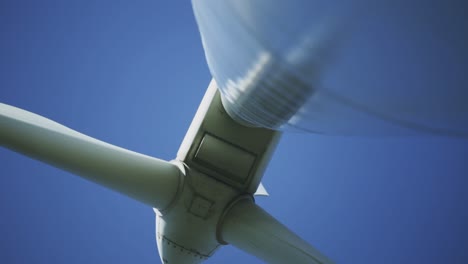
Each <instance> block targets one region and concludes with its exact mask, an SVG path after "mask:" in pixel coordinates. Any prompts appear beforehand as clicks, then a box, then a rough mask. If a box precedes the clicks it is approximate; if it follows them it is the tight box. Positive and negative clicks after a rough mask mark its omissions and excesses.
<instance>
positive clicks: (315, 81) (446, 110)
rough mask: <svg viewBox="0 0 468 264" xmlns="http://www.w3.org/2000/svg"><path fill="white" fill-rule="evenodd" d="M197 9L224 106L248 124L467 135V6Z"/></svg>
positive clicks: (217, 5)
mask: <svg viewBox="0 0 468 264" xmlns="http://www.w3.org/2000/svg"><path fill="white" fill-rule="evenodd" d="M192 3H193V7H194V12H195V16H196V19H197V22H198V26H199V29H200V32H201V37H202V41H203V45H204V49H205V54H206V59H207V62H208V65H209V68H210V71H211V73H212V75H213V77H214V78H215V80H216V82H217V83H218V85H219V87H220V90H221V93H222V100H223V105H224V107H225V108H226V110H227V112H228V113H229V114H230V115H231V117H232V118H234V119H235V120H236V121H238V122H240V123H242V124H245V125H249V126H260V127H267V128H272V129H280V130H296V131H297V130H299V131H308V132H313V133H324V134H333V135H358V136H362V135H366V136H367V135H369V136H373V135H377V136H382V135H383V136H395V135H396V136H399V135H421V134H429V135H444V136H454V137H468V104H466V100H467V99H468V92H467V90H466V83H467V79H466V77H465V75H466V74H465V71H466V70H465V69H467V68H468V67H467V66H468V65H467V61H468V53H467V51H466V47H467V44H468V43H467V42H468V41H467V38H466V37H465V35H466V34H464V32H465V29H466V28H467V24H468V23H467V19H466V18H465V15H464V13H463V11H462V10H464V8H463V6H457V5H463V3H461V2H460V4H457V3H455V2H454V1H445V2H441V1H439V2H434V3H432V2H431V3H430V4H428V3H427V1H424V2H423V1H419V0H417V1H411V3H408V2H407V1H368V0H355V1H325V0H318V1H309V0H288V1H286V0H284V1H280V0H277V1H271V0H268V1H267V0H257V1H248V0H225V1H206V0H204V1H201V0H193V1H192Z"/></svg>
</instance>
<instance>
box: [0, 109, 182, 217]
mask: <svg viewBox="0 0 468 264" xmlns="http://www.w3.org/2000/svg"><path fill="white" fill-rule="evenodd" d="M0 145H1V146H3V147H6V148H9V149H11V150H13V151H16V152H19V153H21V154H24V155H26V156H29V157H31V158H34V159H38V160H41V161H43V162H45V163H48V164H50V165H52V166H55V167H58V168H61V169H64V170H67V171H70V172H72V173H74V174H77V175H79V176H81V177H83V178H85V179H87V180H90V181H93V182H96V183H98V184H101V185H104V186H106V187H108V188H111V189H113V190H115V191H118V192H120V193H123V194H125V195H127V196H130V197H132V198H134V199H136V200H139V201H141V202H143V203H146V204H148V205H151V206H153V207H155V208H158V209H164V208H165V207H166V206H168V205H169V203H170V202H171V200H172V199H173V197H174V195H175V194H176V192H177V190H178V187H179V180H180V178H179V177H180V176H179V169H178V168H177V167H176V165H174V164H172V163H169V162H167V161H164V160H160V159H156V158H152V157H149V156H145V155H142V154H139V153H136V152H132V151H129V150H126V149H123V148H120V147H116V146H113V145H110V144H107V143H105V142H102V141H99V140H96V139H94V138H91V137H88V136H86V135H83V134H81V133H79V132H76V131H74V130H72V129H70V128H67V127H65V126H63V125H61V124H58V123H56V122H54V121H52V120H50V119H47V118H45V117H42V116H39V115H36V114H33V113H31V112H28V111H25V110H22V109H19V108H16V107H13V106H9V105H6V104H1V103H0Z"/></svg>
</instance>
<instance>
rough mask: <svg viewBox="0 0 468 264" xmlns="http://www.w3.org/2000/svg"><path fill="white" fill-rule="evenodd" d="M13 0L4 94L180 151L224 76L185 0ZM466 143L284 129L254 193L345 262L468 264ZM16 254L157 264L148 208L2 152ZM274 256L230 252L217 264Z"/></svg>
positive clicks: (39, 259) (142, 143) (7, 251)
mask: <svg viewBox="0 0 468 264" xmlns="http://www.w3.org/2000/svg"><path fill="white" fill-rule="evenodd" d="M172 2H173V3H167V2H166V1H165V2H164V3H163V2H161V1H134V2H130V1H125V2H124V1H122V2H119V3H117V2H116V1H99V2H94V1H86V2H85V1H80V2H79V3H78V2H77V3H73V4H70V3H69V2H67V3H65V2H62V1H49V2H44V1H40V2H39V1H2V2H1V3H0V20H1V22H0V32H1V36H2V40H1V42H0V58H1V59H0V87H1V88H0V101H1V102H3V103H7V104H11V105H14V106H18V107H21V108H24V109H26V110H29V111H33V112H35V113H38V114H41V115H43V116H46V117H48V118H51V119H53V120H55V121H58V122H60V123H62V124H64V125H66V126H69V127H71V128H73V129H75V130H78V131H80V132H83V133H85V134H88V135H90V136H92V137H95V138H98V139H101V140H104V141H106V142H109V143H112V144H115V145H118V146H121V147H124V148H128V149H131V150H134V151H137V152H141V153H144V154H148V155H151V156H155V157H158V158H162V159H167V160H169V159H172V158H174V157H175V155H176V152H177V149H178V147H179V145H180V143H181V141H182V139H183V136H184V135H185V132H186V130H187V128H188V126H189V124H190V121H191V119H192V117H193V115H194V113H195V110H196V109H197V106H198V104H199V102H200V100H201V98H202V96H203V94H204V92H205V89H206V87H207V85H208V83H209V81H210V79H211V77H210V73H209V70H208V67H207V65H206V62H205V57H204V53H203V48H202V45H201V41H200V37H199V33H198V30H197V26H196V23H195V20H194V17H193V12H192V8H191V5H190V3H189V2H188V1H184V2H176V1H172ZM467 156H468V142H467V140H462V139H451V138H443V137H424V138H363V137H357V138H356V137H339V136H321V135H310V134H292V133H286V134H285V135H284V137H283V139H282V141H281V142H280V144H279V146H278V148H277V151H276V153H275V155H274V157H273V159H272V161H271V163H270V166H269V168H268V170H267V171H266V173H265V177H264V183H265V186H266V188H267V189H268V191H269V192H270V194H271V196H270V197H268V198H258V199H257V201H258V203H259V204H260V205H262V206H263V207H264V208H265V209H266V210H267V211H269V212H270V213H271V214H272V215H274V216H275V217H277V218H278V219H279V220H281V221H282V222H283V223H284V224H286V225H287V226H289V227H290V228H291V229H292V230H294V231H295V232H297V233H298V234H299V235H301V236H302V237H303V238H304V239H305V240H307V241H308V242H310V243H311V244H313V245H314V246H316V247H317V248H319V249H320V250H321V251H323V252H324V253H325V254H326V255H328V256H329V257H330V258H332V259H333V260H335V261H336V262H338V263H466V262H467V261H468V253H467V250H466V245H467V244H468V227H467V226H466V223H468V210H467V209H466V201H468V193H467V192H466V189H467V188H468V181H467V180H466V176H467V175H468V173H467V172H468V165H467V163H466V160H467V159H466V157H467ZM0 160H1V166H0V212H1V215H2V217H0V234H1V238H0V243H1V247H0V259H1V262H3V263H83V262H87V263H103V262H105V263H158V261H159V257H158V254H157V249H156V240H155V237H154V232H155V231H154V213H153V211H152V209H151V208H148V207H147V206H145V205H143V204H140V203H138V202H135V201H133V200H131V199H129V198H126V197H124V196H121V195H120V194H116V193H113V192H112V191H109V190H106V189H104V188H102V187H100V186H97V185H95V184H93V183H89V182H87V181H85V180H82V179H80V178H78V177H76V176H73V175H71V174H69V173H66V172H63V171H60V170H58V169H55V168H52V167H50V166H47V165H44V164H42V163H39V162H37V161H33V160H30V159H29V158H26V157H23V156H21V155H18V154H15V153H13V152H11V151H8V150H6V149H0ZM241 262H243V263H261V261H259V260H257V259H256V258H254V257H252V256H249V255H247V254H245V253H243V252H241V251H239V250H237V249H235V248H233V247H231V246H226V247H223V248H222V249H221V250H219V251H218V252H217V253H216V254H215V255H214V256H213V257H212V258H211V259H209V260H208V261H207V262H206V263H241Z"/></svg>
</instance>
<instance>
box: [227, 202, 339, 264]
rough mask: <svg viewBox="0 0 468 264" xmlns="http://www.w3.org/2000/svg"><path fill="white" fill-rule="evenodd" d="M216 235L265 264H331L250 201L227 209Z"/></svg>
mask: <svg viewBox="0 0 468 264" xmlns="http://www.w3.org/2000/svg"><path fill="white" fill-rule="evenodd" d="M220 232H221V239H222V240H223V241H224V242H226V243H229V244H232V245H233V246H235V247H237V248H239V249H242V250H244V251H246V252H248V253H250V254H252V255H254V256H256V257H258V258H260V259H262V260H264V261H266V262H268V263H298V264H301V263H304V264H306V263H307V264H311V263H313V264H325V263H332V262H331V261H330V260H329V259H327V258H326V257H325V256H324V255H323V254H321V253H320V252H319V251H318V250H317V249H315V248H313V247H312V246H311V245H309V244H308V243H307V242H306V241H304V240H302V239H301V238H300V237H298V236H297V235H296V234H294V233H293V232H292V231H290V230H289V229H288V228H287V227H285V226H284V225H283V224H281V223H280V222H278V220H276V219H275V218H273V217H272V216H271V215H270V214H268V213H267V212H265V211H264V210H263V209H262V208H260V207H259V206H257V205H256V204H254V203H253V202H252V201H251V200H250V199H244V200H240V201H239V202H238V203H236V204H235V205H234V206H233V207H232V208H231V209H230V211H229V212H228V213H227V214H226V216H225V218H224V219H223V222H222V224H221V227H220Z"/></svg>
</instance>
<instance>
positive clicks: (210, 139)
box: [6, 84, 276, 216]
mask: <svg viewBox="0 0 468 264" xmlns="http://www.w3.org/2000/svg"><path fill="white" fill-rule="evenodd" d="M212 87H214V84H213V85H212ZM210 96H211V97H210ZM207 98H211V99H213V100H214V98H215V94H214V93H213V91H211V93H207ZM213 100H207V101H208V102H211V103H212V104H216V101H213ZM218 100H219V99H218ZM217 103H218V104H219V101H218V102H217ZM206 105H208V104H206ZM10 110H11V108H10ZM6 112H8V111H6ZM272 133H276V132H272ZM208 134H210V133H208ZM35 135H37V134H35ZM210 135H211V134H210ZM197 136H198V137H199V138H198V139H199V140H201V141H200V142H205V143H206V142H208V143H206V144H209V142H221V143H217V144H215V145H218V144H221V145H223V144H222V142H223V141H222V140H221V141H217V140H218V138H217V137H216V136H208V137H206V138H205V137H202V136H200V135H198V134H197V135H196V136H195V138H196V137H197ZM188 142H189V143H193V141H192V142H191V141H190V140H189V141H188ZM240 144H241V143H237V144H231V145H234V146H237V145H240ZM79 145H80V146H81V144H79ZM199 145H200V147H199V148H197V150H199V152H196V154H200V156H199V159H201V161H202V162H201V163H206V162H208V163H209V159H208V160H207V159H205V158H204V157H205V155H209V153H210V151H208V154H206V152H204V148H203V147H201V146H203V144H202V143H200V144H199ZM231 145H229V144H228V145H226V148H228V149H229V148H230V147H231ZM186 146H192V144H186ZM192 154H194V153H192ZM184 155H186V154H184V152H183V153H182V154H181V157H182V158H183V157H184ZM194 155H195V154H194ZM195 156H197V155H195ZM248 156H249V155H247V157H246V159H247V160H248V159H249V158H248ZM179 158H180V157H179ZM182 158H181V159H182ZM210 158H217V157H216V156H215V157H211V156H210ZM199 161H200V160H199ZM221 163H222V162H221ZM193 164H195V165H193V166H199V165H196V164H197V163H196V162H194V163H193ZM211 166H212V165H211ZM215 167H216V166H215ZM205 169H206V168H205ZM217 169H219V168H215V169H214V170H215V171H216V170H217ZM200 170H203V168H200ZM216 177H221V176H215V178H216ZM234 178H235V177H234ZM231 183H232V182H231ZM233 184H234V185H235V184H236V183H235V182H234V183H233ZM237 187H238V186H237ZM162 191H167V189H166V188H164V189H163V190H162ZM250 192H252V190H251V191H250ZM142 199H146V198H142ZM195 203H200V204H201V207H203V206H206V205H207V204H209V202H207V201H206V200H204V198H203V197H202V198H200V199H197V201H196V202H195ZM194 210H197V209H194ZM200 210H203V208H201V209H200ZM192 213H195V214H196V213H198V214H201V213H200V212H198V211H197V212H192ZM198 216H200V215H198Z"/></svg>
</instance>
